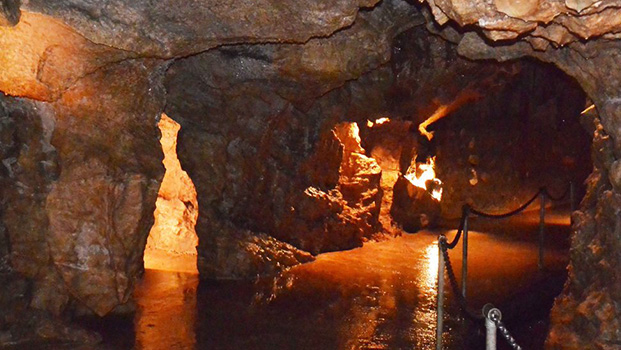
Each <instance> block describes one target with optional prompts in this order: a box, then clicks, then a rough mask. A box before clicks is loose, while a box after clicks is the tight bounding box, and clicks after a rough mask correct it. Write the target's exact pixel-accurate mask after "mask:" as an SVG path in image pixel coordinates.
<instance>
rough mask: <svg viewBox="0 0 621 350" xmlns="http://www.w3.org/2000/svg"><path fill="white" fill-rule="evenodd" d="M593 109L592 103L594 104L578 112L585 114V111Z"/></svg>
mask: <svg viewBox="0 0 621 350" xmlns="http://www.w3.org/2000/svg"><path fill="white" fill-rule="evenodd" d="M593 109H595V105H594V104H593V105H590V106H588V107H587V108H585V109H584V111H582V112H580V114H585V113H588V112H589V111H591V110H593Z"/></svg>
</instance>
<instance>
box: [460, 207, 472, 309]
mask: <svg viewBox="0 0 621 350" xmlns="http://www.w3.org/2000/svg"><path fill="white" fill-rule="evenodd" d="M462 215H465V218H464V229H463V234H464V237H463V249H462V262H461V295H463V296H464V298H466V288H467V287H466V284H467V280H468V217H469V216H470V208H469V207H468V206H466V207H465V208H464V210H463V214H462Z"/></svg>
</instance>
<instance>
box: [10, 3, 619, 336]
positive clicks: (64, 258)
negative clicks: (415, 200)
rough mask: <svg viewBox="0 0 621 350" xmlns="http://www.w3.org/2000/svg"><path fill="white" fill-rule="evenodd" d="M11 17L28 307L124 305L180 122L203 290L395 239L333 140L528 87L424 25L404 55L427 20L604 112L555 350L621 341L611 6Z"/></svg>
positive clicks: (33, 12) (101, 309)
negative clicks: (553, 72)
mask: <svg viewBox="0 0 621 350" xmlns="http://www.w3.org/2000/svg"><path fill="white" fill-rule="evenodd" d="M3 4H8V5H9V6H8V7H3V8H2V11H0V12H1V14H0V46H1V47H2V50H0V65H1V66H2V67H7V69H2V70H1V71H0V91H2V92H3V93H4V94H7V95H11V96H16V97H21V98H22V99H17V98H13V97H4V96H3V102H2V106H3V107H2V109H1V110H0V113H2V116H0V117H1V118H2V119H1V120H2V123H3V124H1V125H2V130H0V135H1V136H2V140H1V141H0V151H1V152H2V154H1V155H2V156H3V158H2V160H3V165H4V169H3V171H4V173H3V176H2V181H3V182H4V183H5V184H6V186H3V189H2V200H3V202H2V205H3V211H2V213H3V214H2V223H3V225H2V227H0V242H2V245H1V246H0V259H1V260H0V262H1V263H2V265H0V266H4V267H3V268H4V269H13V270H14V272H16V273H20V274H22V275H23V276H25V277H27V278H28V279H29V280H30V281H31V282H32V283H33V294H32V295H33V296H32V300H31V302H29V303H30V305H31V306H32V307H34V308H39V309H43V310H47V311H49V312H52V313H55V314H61V313H63V312H66V311H68V310H70V309H71V310H73V311H76V312H83V311H84V310H90V311H91V312H95V313H97V314H100V315H103V314H106V313H108V312H110V311H111V310H114V309H115V308H117V307H118V306H119V305H121V304H124V303H126V302H127V301H128V299H129V296H130V293H131V290H132V285H133V283H134V281H135V280H136V279H137V278H138V276H139V274H140V271H141V269H142V252H143V249H144V245H145V242H146V239H147V233H148V230H149V228H150V226H151V225H152V222H153V216H152V214H153V210H154V206H155V200H156V197H157V190H158V187H159V183H160V181H161V179H162V176H163V167H162V164H161V161H162V158H163V156H162V152H161V150H160V147H159V145H158V142H157V141H158V137H159V134H158V130H157V128H156V121H157V118H158V116H159V115H160V113H161V112H162V111H163V110H164V109H165V110H166V111H167V113H168V114H169V115H170V116H171V117H172V118H174V119H175V120H177V121H178V122H179V123H180V124H181V125H182V128H183V129H182V132H181V135H180V136H179V145H178V148H179V157H180V160H181V162H182V165H183V167H184V168H185V169H186V170H187V171H188V173H189V174H190V176H191V177H192V180H193V181H194V182H195V185H196V187H197V192H198V202H199V205H200V212H201V214H200V216H199V219H198V224H197V231H198V234H199V236H200V242H199V254H200V257H199V267H200V269H201V273H202V274H203V276H205V277H218V278H248V277H251V276H255V275H256V274H264V273H274V272H277V271H280V270H282V269H283V268H286V267H287V266H290V265H292V264H296V263H299V262H303V261H308V260H311V259H312V256H311V254H309V253H308V252H312V253H317V252H321V251H328V250H334V249H345V248H350V247H353V246H356V245H359V244H360V243H361V242H362V241H363V240H364V239H366V238H368V237H369V235H370V234H371V233H370V232H372V231H376V230H377V229H376V228H375V227H379V224H378V222H377V219H376V216H377V214H376V213H377V210H378V208H377V203H378V202H377V201H378V196H379V193H380V192H379V191H376V190H377V186H378V185H377V184H376V182H377V181H379V176H378V173H377V171H376V170H375V169H374V166H373V164H372V162H370V161H367V160H366V159H364V158H362V157H360V156H358V155H357V154H360V153H359V152H348V151H346V149H347V147H346V142H344V141H343V140H342V139H339V138H338V137H337V136H336V134H334V133H333V132H332V129H333V128H334V126H335V125H337V124H339V123H340V122H362V123H365V122H366V119H371V120H373V119H376V118H378V117H382V116H386V115H387V112H391V113H394V115H395V116H396V117H398V118H402V119H410V120H412V121H414V122H415V123H416V124H417V123H418V122H420V121H422V120H424V119H425V118H426V117H427V116H428V115H430V114H432V113H434V111H437V110H438V109H439V108H445V109H447V110H452V109H454V108H457V107H456V105H453V104H452V102H454V101H461V102H463V101H473V100H477V99H479V98H480V95H481V92H482V91H485V90H486V89H490V88H494V86H495V85H494V84H495V83H496V82H499V81H503V80H506V79H505V78H506V77H511V76H513V75H515V74H516V71H515V70H514V68H513V67H514V65H505V66H503V67H504V68H503V67H500V66H496V65H494V66H492V65H488V68H483V67H484V65H480V64H476V63H472V62H467V61H465V60H458V59H457V58H456V55H455V54H454V50H451V49H447V46H446V45H448V44H447V43H445V42H444V41H440V39H438V38H434V37H429V35H427V34H426V33H425V34H423V31H422V30H419V31H416V30H414V31H412V33H414V34H412V36H411V37H409V38H408V37H405V39H404V41H399V40H398V41H397V42H396V44H395V45H394V46H393V45H392V43H393V39H394V38H395V37H396V36H397V35H398V34H399V33H402V32H404V31H406V30H408V29H411V28H413V27H414V26H417V25H422V24H425V23H426V24H427V29H428V30H430V31H432V32H434V33H436V34H437V35H439V36H441V37H443V38H445V39H447V40H448V41H451V42H454V43H458V44H459V46H458V52H459V53H461V54H462V55H465V56H468V57H470V58H475V59H483V58H494V59H498V60H509V59H514V58H518V57H522V56H525V55H529V56H533V57H536V58H538V59H540V60H543V61H546V62H552V63H554V64H556V65H557V66H559V67H560V68H561V69H563V70H564V71H565V72H567V73H568V74H569V75H571V76H573V77H575V78H576V79H577V80H578V81H579V83H580V84H581V86H582V87H583V89H584V90H585V92H586V93H587V94H588V95H589V97H590V98H591V99H592V100H593V101H594V102H595V104H596V106H597V109H598V111H599V113H600V120H601V127H597V128H595V130H597V132H596V142H595V143H594V144H595V146H596V151H595V152H594V158H595V160H594V164H595V171H594V173H593V176H592V177H591V180H590V182H589V183H590V184H591V185H590V187H589V191H588V194H587V197H586V199H585V201H584V202H583V206H582V209H581V211H580V212H579V213H577V214H575V221H576V225H575V229H576V232H577V233H576V234H575V237H574V248H573V250H572V265H571V269H570V271H571V273H570V280H569V282H568V284H567V286H566V290H565V292H564V294H563V296H562V297H561V298H559V300H558V301H557V305H556V307H555V311H554V315H555V316H554V318H553V321H554V322H553V325H554V327H553V330H552V333H551V336H550V340H549V344H550V346H559V347H560V346H562V345H564V346H566V347H567V346H570V345H567V344H578V345H579V346H582V348H589V347H600V348H605V347H606V346H614V344H617V343H618V342H619V339H618V334H617V333H614V332H613V329H614V328H612V327H613V326H614V325H616V323H614V322H615V320H616V319H619V317H618V316H619V315H618V310H617V308H616V307H614V306H611V305H614V304H615V303H618V302H619V300H620V297H619V295H617V294H618V293H617V291H618V290H621V288H618V287H619V286H616V285H615V283H616V281H617V280H621V279H619V278H617V272H616V271H617V270H618V269H616V267H617V266H618V251H617V250H615V243H614V242H616V241H618V239H617V238H618V237H617V236H618V234H617V231H618V230H617V229H616V227H617V226H618V225H617V223H616V217H615V216H614V215H616V212H617V210H618V208H619V205H618V199H617V197H618V196H619V193H620V192H619V191H620V190H619V189H617V187H619V186H618V182H619V181H618V178H619V176H617V175H618V174H617V173H618V170H619V168H620V167H619V166H618V164H617V163H618V161H617V158H618V157H619V154H621V146H620V145H621V135H620V132H619V130H621V129H620V128H619V127H618V124H619V120H621V107H620V106H621V104H620V103H619V101H620V99H621V97H619V91H621V89H620V87H621V76H620V75H619V74H618V69H617V64H618V62H619V61H620V58H621V57H619V55H620V54H619V52H621V51H620V50H619V49H620V44H619V41H618V39H619V38H618V36H619V34H618V33H619V32H621V30H620V28H621V23H620V22H619V20H618V19H619V18H620V17H619V16H618V5H617V4H616V3H615V2H614V1H605V2H593V1H556V0H554V1H553V0H549V1H546V0H539V1H525V2H509V1H502V0H496V1H493V2H490V1H478V0H477V1H468V2H463V1H458V0H453V1H451V0H441V1H440V0H438V1H432V0H429V1H428V4H429V8H430V9H431V13H432V14H433V16H434V17H435V19H436V20H437V22H439V23H440V24H445V23H446V22H448V20H449V19H452V20H453V21H454V23H456V24H457V25H460V26H469V27H468V29H467V30H465V33H464V32H463V31H462V32H460V31H458V30H456V29H455V26H454V25H445V26H443V27H441V26H437V25H435V24H434V23H432V22H430V21H426V20H425V19H424V16H423V15H422V14H421V11H420V10H419V9H418V8H417V7H415V6H413V5H412V4H411V3H409V2H406V1H401V0H390V1H386V0H385V1H382V2H381V3H378V1H375V0H322V1H319V2H317V1H314V2H308V3H307V2H291V1H289V2H273V1H262V0H258V1H235V2H232V3H230V4H222V2H221V1H215V0H200V1H196V2H192V3H185V4H179V3H177V2H174V3H173V2H171V1H160V2H158V3H157V4H153V2H151V1H145V0H140V1H131V2H130V1H124V0H112V1H105V2H92V1H86V0H61V1H53V2H50V1H42V0H30V1H24V2H23V3H22V5H21V12H20V11H18V10H17V7H16V6H15V4H16V2H15V1H5V2H3ZM361 8H363V9H364V10H362V11H361ZM423 12H424V11H423ZM17 19H19V22H17ZM16 22H17V23H16ZM475 27H478V30H480V31H479V32H475V31H471V30H470V29H472V28H475ZM421 29H422V27H421ZM119 33H122V35H119ZM480 35H483V36H486V39H483V38H482V37H481V36H480ZM590 38H596V39H594V40H593V39H591V40H589V39H590ZM490 40H492V41H493V40H502V41H499V42H497V43H493V42H490ZM412 42H414V43H416V45H413V46H414V47H413V49H411V48H408V46H407V45H408V43H412ZM417 45H418V46H417ZM400 55H403V56H412V57H414V59H409V60H408V59H400V58H399V57H400ZM182 57H183V58H182ZM391 58H394V59H393V61H392V62H390V60H391ZM389 63H390V64H389ZM507 67H508V68H507ZM438 68H441V69H438ZM465 71H467V72H471V73H472V75H469V76H470V77H473V76H474V77H476V78H474V79H473V80H469V79H471V78H466V77H465V76H467V74H463V73H464V72H465ZM438 73H439V74H438ZM464 91H465V92H464ZM23 98H28V99H32V100H26V99H23ZM33 100H37V101H39V102H35V101H33ZM353 160H356V161H353ZM344 161H345V163H343V162H344ZM343 164H345V165H346V166H345V167H343ZM319 165H321V166H319ZM347 165H354V166H352V167H350V168H347ZM339 170H347V171H349V172H350V173H349V174H347V176H343V175H344V174H343V173H342V172H340V171H339ZM367 170H371V171H367ZM359 175H362V176H361V177H360V176H359ZM354 178H355V181H354V182H355V184H354V183H350V182H349V180H352V179H354ZM358 182H360V183H362V182H364V183H365V186H363V187H362V188H358V187H357V183H358ZM354 185H355V186H354ZM374 191H376V192H374ZM328 232H337V233H338V234H336V235H334V234H328ZM7 257H8V258H7ZM594 270H595V271H598V272H597V273H592V272H591V271H594ZM610 281H613V282H610ZM593 300H599V301H601V302H592V301H593ZM576 305H578V307H576ZM568 340H570V341H568Z"/></svg>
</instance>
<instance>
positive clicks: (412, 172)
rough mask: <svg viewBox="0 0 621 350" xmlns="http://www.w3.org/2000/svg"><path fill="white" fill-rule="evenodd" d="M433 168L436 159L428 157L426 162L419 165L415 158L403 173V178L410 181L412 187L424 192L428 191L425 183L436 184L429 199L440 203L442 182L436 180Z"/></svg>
mask: <svg viewBox="0 0 621 350" xmlns="http://www.w3.org/2000/svg"><path fill="white" fill-rule="evenodd" d="M435 166H436V157H430V158H428V159H427V162H425V163H421V164H419V163H417V162H416V157H415V158H414V159H413V160H412V164H411V165H410V167H409V168H408V170H407V172H406V173H405V178H406V179H407V180H408V181H410V183H411V184H412V185H414V186H416V187H418V188H422V189H424V190H428V187H427V183H428V182H429V181H433V182H434V183H436V184H437V186H434V187H433V188H432V189H431V191H430V194H431V197H433V198H434V199H435V200H437V201H440V200H441V199H442V187H441V186H442V181H440V179H438V178H436V171H435Z"/></svg>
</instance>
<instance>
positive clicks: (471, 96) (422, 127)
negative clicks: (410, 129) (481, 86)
mask: <svg viewBox="0 0 621 350" xmlns="http://www.w3.org/2000/svg"><path fill="white" fill-rule="evenodd" d="M481 97H482V96H481V94H479V93H478V92H475V91H471V90H464V91H463V92H461V93H460V94H459V96H457V98H455V100H454V101H453V102H451V103H449V104H448V105H441V106H440V107H438V108H437V109H436V111H435V112H433V114H432V115H431V116H430V117H429V118H427V119H426V120H425V121H424V122H422V123H420V124H419V125H418V131H419V132H420V133H421V134H422V135H424V136H425V137H427V139H428V140H429V141H431V139H432V138H433V132H431V131H427V127H428V126H429V125H431V124H433V123H435V122H437V121H438V120H440V119H442V118H444V117H446V116H447V115H448V114H449V113H451V112H453V111H455V110H456V109H458V108H459V107H461V106H462V105H464V104H466V103H468V102H471V101H475V100H477V99H479V98H481Z"/></svg>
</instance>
